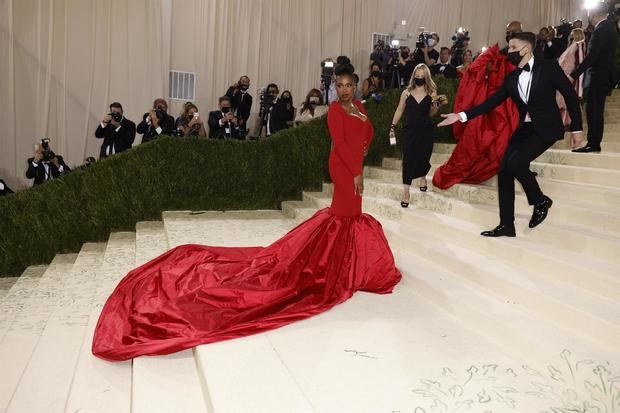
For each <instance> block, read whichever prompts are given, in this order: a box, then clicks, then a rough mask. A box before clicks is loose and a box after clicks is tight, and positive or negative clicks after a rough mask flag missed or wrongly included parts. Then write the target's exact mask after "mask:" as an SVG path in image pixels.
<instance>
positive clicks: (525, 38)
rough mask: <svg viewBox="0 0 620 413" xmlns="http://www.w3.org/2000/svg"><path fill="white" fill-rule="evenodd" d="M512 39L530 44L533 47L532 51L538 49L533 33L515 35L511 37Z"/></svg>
mask: <svg viewBox="0 0 620 413" xmlns="http://www.w3.org/2000/svg"><path fill="white" fill-rule="evenodd" d="M512 39H517V40H521V41H523V42H528V43H529V44H530V45H532V50H534V49H535V48H536V35H535V34H534V33H532V32H521V33H513V34H512V36H510V40H512Z"/></svg>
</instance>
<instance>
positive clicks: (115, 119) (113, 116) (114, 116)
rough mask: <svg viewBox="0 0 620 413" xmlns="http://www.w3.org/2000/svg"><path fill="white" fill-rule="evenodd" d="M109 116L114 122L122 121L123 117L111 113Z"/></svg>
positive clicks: (116, 113)
mask: <svg viewBox="0 0 620 413" xmlns="http://www.w3.org/2000/svg"><path fill="white" fill-rule="evenodd" d="M109 115H110V116H111V117H112V119H114V121H115V122H120V121H121V120H123V115H121V114H120V113H118V112H111V113H109Z"/></svg>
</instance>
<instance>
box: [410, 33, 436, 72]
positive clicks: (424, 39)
mask: <svg viewBox="0 0 620 413" xmlns="http://www.w3.org/2000/svg"><path fill="white" fill-rule="evenodd" d="M438 44H439V35H438V34H437V33H432V32H427V31H425V30H424V28H421V30H420V34H419V35H418V41H417V42H416V44H415V47H416V49H415V52H414V54H413V64H414V67H415V66H417V65H419V64H422V63H424V64H425V65H426V66H428V67H432V66H433V65H434V64H435V63H437V61H438V60H439V52H438V51H437V50H435V46H437V45H438Z"/></svg>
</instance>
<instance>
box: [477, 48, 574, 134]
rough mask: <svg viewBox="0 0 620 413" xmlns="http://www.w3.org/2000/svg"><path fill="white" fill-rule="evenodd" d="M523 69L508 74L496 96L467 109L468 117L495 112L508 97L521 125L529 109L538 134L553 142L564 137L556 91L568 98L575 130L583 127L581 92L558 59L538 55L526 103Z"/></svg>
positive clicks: (572, 127) (571, 126)
mask: <svg viewBox="0 0 620 413" xmlns="http://www.w3.org/2000/svg"><path fill="white" fill-rule="evenodd" d="M520 72H521V71H520V70H519V69H517V70H514V71H512V72H510V73H508V74H507V75H506V77H505V78H504V83H502V86H501V87H500V88H499V89H498V90H497V92H495V93H494V94H493V95H491V96H489V98H488V99H487V100H485V101H484V102H482V103H481V104H480V105H478V106H476V107H473V108H471V109H469V110H466V111H465V114H466V116H467V119H468V120H471V119H473V118H475V117H476V116H480V115H482V114H485V113H488V112H490V111H492V110H493V109H494V108H495V107H497V106H498V105H499V104H500V103H502V102H503V101H504V100H506V99H508V98H511V99H512V100H513V101H514V102H515V104H516V105H517V108H518V109H519V116H520V126H522V125H523V121H524V120H525V115H526V114H527V113H528V112H529V114H530V117H531V118H532V126H533V127H534V130H535V131H536V135H538V136H539V137H540V139H542V140H543V141H544V142H547V143H552V142H555V141H556V140H560V139H563V137H564V124H563V123H562V116H561V115H560V109H559V108H558V104H557V102H556V92H558V91H559V92H560V94H562V96H564V100H565V101H566V107H567V109H568V112H569V114H570V117H571V125H570V130H571V131H575V132H576V131H581V130H583V127H582V124H581V108H580V106H579V99H578V98H577V93H575V89H574V88H573V86H572V85H571V83H570V81H569V80H568V78H567V77H566V75H565V74H564V72H563V71H562V69H561V68H560V65H559V64H558V62H557V61H556V60H544V59H540V58H534V68H533V71H532V80H531V86H530V96H529V99H528V103H527V104H526V103H525V102H524V101H523V100H522V99H521V96H519V89H518V81H519V74H520Z"/></svg>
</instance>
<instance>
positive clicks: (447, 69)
mask: <svg viewBox="0 0 620 413" xmlns="http://www.w3.org/2000/svg"><path fill="white" fill-rule="evenodd" d="M442 66H443V67H444V69H443V71H442V70H441V67H442ZM431 74H432V75H433V76H437V75H444V77H446V78H449V79H454V78H455V77H456V67H454V66H453V65H452V64H450V63H448V64H443V63H437V64H436V65H433V66H431Z"/></svg>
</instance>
